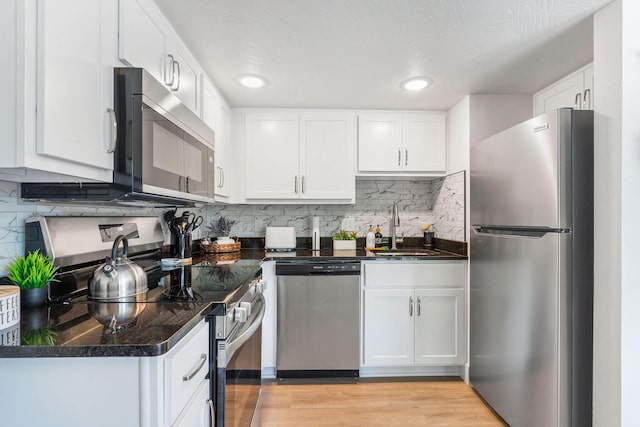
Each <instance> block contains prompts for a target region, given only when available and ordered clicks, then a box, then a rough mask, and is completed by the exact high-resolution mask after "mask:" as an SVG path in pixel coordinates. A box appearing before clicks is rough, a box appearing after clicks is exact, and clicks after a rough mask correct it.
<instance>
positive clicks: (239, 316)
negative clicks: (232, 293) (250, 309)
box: [233, 307, 248, 323]
mask: <svg viewBox="0 0 640 427" xmlns="http://www.w3.org/2000/svg"><path fill="white" fill-rule="evenodd" d="M247 318H248V313H247V310H246V309H245V308H243V307H236V308H234V309H233V320H235V321H236V322H240V323H244V322H246V321H247Z"/></svg>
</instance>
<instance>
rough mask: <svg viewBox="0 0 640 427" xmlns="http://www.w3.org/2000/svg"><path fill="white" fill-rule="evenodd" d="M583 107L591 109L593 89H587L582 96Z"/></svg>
mask: <svg viewBox="0 0 640 427" xmlns="http://www.w3.org/2000/svg"><path fill="white" fill-rule="evenodd" d="M582 107H583V109H585V110H591V89H585V90H584V95H583V98H582Z"/></svg>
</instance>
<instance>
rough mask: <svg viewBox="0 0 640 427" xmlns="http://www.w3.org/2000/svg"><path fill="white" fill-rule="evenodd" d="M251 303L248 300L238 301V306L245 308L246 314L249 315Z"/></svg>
mask: <svg viewBox="0 0 640 427" xmlns="http://www.w3.org/2000/svg"><path fill="white" fill-rule="evenodd" d="M251 307H252V305H251V303H250V302H248V301H247V302H241V303H240V308H243V309H245V311H246V312H247V316H251Z"/></svg>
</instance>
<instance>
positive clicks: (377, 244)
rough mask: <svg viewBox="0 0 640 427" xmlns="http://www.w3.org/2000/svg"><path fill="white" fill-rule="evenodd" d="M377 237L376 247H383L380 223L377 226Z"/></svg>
mask: <svg viewBox="0 0 640 427" xmlns="http://www.w3.org/2000/svg"><path fill="white" fill-rule="evenodd" d="M375 239H376V248H381V247H382V233H381V232H380V226H379V225H378V226H377V227H376V234H375Z"/></svg>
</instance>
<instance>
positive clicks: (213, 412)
mask: <svg viewBox="0 0 640 427" xmlns="http://www.w3.org/2000/svg"><path fill="white" fill-rule="evenodd" d="M207 406H209V412H210V413H211V427H213V426H214V425H215V424H216V410H215V408H214V407H213V400H211V399H207Z"/></svg>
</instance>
